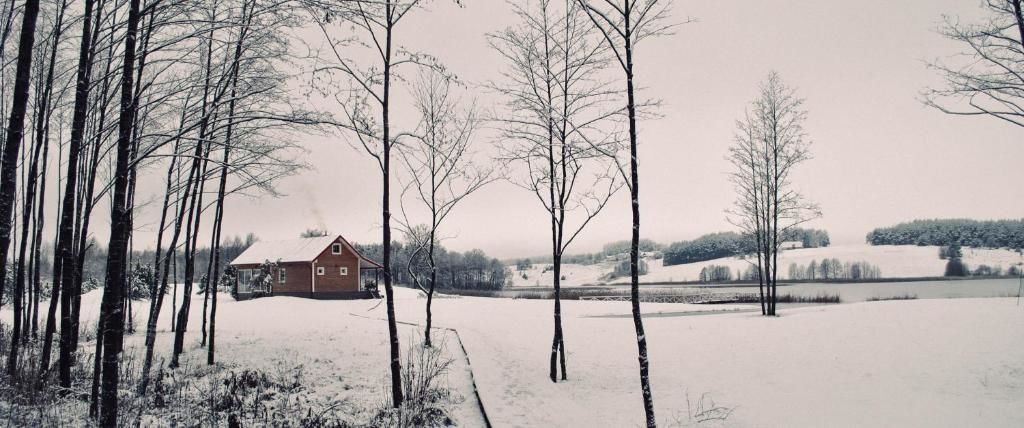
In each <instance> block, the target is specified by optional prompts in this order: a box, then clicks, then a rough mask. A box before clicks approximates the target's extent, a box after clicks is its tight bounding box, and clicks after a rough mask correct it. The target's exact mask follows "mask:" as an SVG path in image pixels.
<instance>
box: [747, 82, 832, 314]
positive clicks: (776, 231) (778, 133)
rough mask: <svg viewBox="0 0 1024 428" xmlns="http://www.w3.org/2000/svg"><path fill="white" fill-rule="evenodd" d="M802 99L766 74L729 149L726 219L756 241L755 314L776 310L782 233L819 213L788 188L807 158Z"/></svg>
mask: <svg viewBox="0 0 1024 428" xmlns="http://www.w3.org/2000/svg"><path fill="white" fill-rule="evenodd" d="M806 117H807V112H806V111H805V110H803V99H802V98H799V97H798V96H797V95H796V91H795V90H794V89H793V88H791V87H789V86H787V85H786V84H785V82H783V81H782V79H781V78H780V77H779V75H778V73H775V72H772V73H770V74H769V75H768V79H767V80H766V81H765V82H764V83H763V84H762V85H761V91H760V94H759V96H758V98H757V99H755V100H754V101H753V102H752V103H751V106H750V108H748V109H747V112H746V115H745V116H744V118H743V119H742V120H739V121H737V125H736V126H737V131H736V137H735V141H734V142H733V145H732V146H731V147H730V148H729V156H728V159H729V161H730V162H731V163H732V164H733V166H734V170H733V172H732V174H731V178H732V182H733V184H734V185H735V187H736V192H737V199H736V203H735V205H734V207H733V208H732V209H730V210H729V217H730V218H729V220H730V221H731V222H732V223H733V224H734V225H736V226H737V227H739V228H740V229H741V230H742V231H743V233H745V234H747V235H750V236H753V237H754V240H755V242H756V244H757V245H756V249H755V250H754V253H755V255H756V266H757V280H758V287H759V290H760V300H761V313H762V314H763V315H769V316H774V315H775V314H776V302H777V301H778V299H777V296H776V290H777V285H778V276H779V275H778V274H779V266H778V255H779V252H780V251H781V250H782V248H781V246H782V241H783V240H784V237H785V236H787V234H788V233H789V232H790V231H792V230H793V229H795V228H797V227H799V226H800V225H801V224H803V223H805V222H807V221H810V220H812V219H815V218H817V217H820V216H821V211H820V210H819V209H818V207H817V205H815V204H813V203H811V202H809V201H807V199H806V198H805V197H804V196H803V195H802V194H801V193H800V192H799V191H797V190H796V189H795V187H794V186H793V172H794V170H795V168H796V166H798V165H800V164H801V163H803V162H804V161H806V160H808V159H810V156H811V155H810V143H811V142H810V140H809V139H808V138H807V135H806V132H805V131H804V128H803V122H804V120H805V119H806Z"/></svg>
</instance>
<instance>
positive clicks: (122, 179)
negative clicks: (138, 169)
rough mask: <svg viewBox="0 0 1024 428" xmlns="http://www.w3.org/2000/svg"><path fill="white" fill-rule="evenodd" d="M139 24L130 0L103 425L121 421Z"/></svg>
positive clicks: (106, 303) (106, 294)
mask: <svg viewBox="0 0 1024 428" xmlns="http://www.w3.org/2000/svg"><path fill="white" fill-rule="evenodd" d="M138 27H139V0H130V6H129V11H128V29H127V32H126V34H125V41H124V63H123V64H122V74H121V112H120V117H119V119H118V138H117V158H116V166H115V170H114V172H115V175H114V177H115V179H114V193H113V198H112V201H113V206H112V208H111V210H110V244H109V245H108V247H107V248H108V249H107V251H108V253H107V280H106V286H105V288H104V290H103V302H102V306H103V308H101V312H100V318H101V320H102V321H101V322H102V326H103V328H102V330H103V373H102V375H101V389H100V424H101V425H103V426H115V425H117V421H118V417H117V415H118V383H119V381H120V375H121V373H120V371H119V366H120V356H121V350H122V349H121V347H122V344H123V341H124V318H122V316H121V312H122V311H123V310H124V308H123V307H121V305H122V301H121V299H122V296H123V294H124V289H125V266H124V263H125V260H126V254H125V252H126V250H127V245H128V237H129V236H130V234H131V230H129V229H128V226H129V223H128V222H129V219H130V214H129V213H128V212H126V211H127V206H126V203H127V191H128V179H129V175H130V174H131V171H130V169H131V168H130V166H129V160H130V159H129V157H130V155H131V153H130V151H131V142H132V141H131V139H132V138H131V137H132V124H133V122H134V112H135V110H136V105H135V103H134V101H135V99H134V97H133V90H134V81H133V80H134V77H135V76H134V70H135V53H136V52H135V43H136V36H137V34H138Z"/></svg>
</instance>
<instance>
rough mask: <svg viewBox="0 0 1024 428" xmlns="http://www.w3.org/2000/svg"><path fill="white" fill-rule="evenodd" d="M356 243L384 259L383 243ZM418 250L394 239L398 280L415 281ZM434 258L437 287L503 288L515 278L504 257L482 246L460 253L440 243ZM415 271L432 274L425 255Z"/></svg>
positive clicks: (393, 263) (371, 256) (394, 274)
mask: <svg viewBox="0 0 1024 428" xmlns="http://www.w3.org/2000/svg"><path fill="white" fill-rule="evenodd" d="M353 245H354V246H355V247H356V249H357V250H359V252H360V253H362V254H363V255H364V256H366V257H367V258H369V259H371V260H382V259H383V255H384V253H383V251H382V250H381V245H380V244H368V245H363V244H353ZM415 250H416V249H415V248H414V247H413V246H410V245H406V244H404V243H402V242H399V241H394V242H392V243H391V266H392V268H391V276H392V279H393V280H394V282H395V283H398V284H408V285H411V284H412V283H413V280H412V276H411V275H410V273H409V269H408V267H409V266H410V260H411V259H412V258H413V256H414V253H415ZM434 260H435V263H436V266H437V288H438V289H441V290H445V289H458V290H500V289H502V288H504V287H505V284H506V283H507V282H508V281H509V280H510V279H511V274H512V272H511V270H510V269H509V268H508V267H506V266H505V264H504V263H502V262H501V261H500V260H498V259H496V258H491V257H488V256H487V254H485V253H484V252H483V251H482V250H477V249H474V250H469V251H466V252H464V253H460V252H458V251H450V250H448V249H446V248H444V247H442V246H440V245H437V246H436V247H435V249H434ZM412 271H413V273H414V274H418V275H429V270H428V267H427V265H426V263H425V261H424V260H423V258H422V257H417V258H416V260H414V261H413V263H412Z"/></svg>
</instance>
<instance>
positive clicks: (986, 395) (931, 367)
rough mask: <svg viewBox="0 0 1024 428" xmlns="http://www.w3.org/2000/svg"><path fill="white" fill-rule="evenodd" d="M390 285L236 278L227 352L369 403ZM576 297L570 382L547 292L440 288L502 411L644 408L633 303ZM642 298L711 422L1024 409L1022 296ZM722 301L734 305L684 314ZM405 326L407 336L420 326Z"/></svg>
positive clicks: (379, 387) (501, 420)
mask: <svg viewBox="0 0 1024 428" xmlns="http://www.w3.org/2000/svg"><path fill="white" fill-rule="evenodd" d="M100 295H101V293H100V292H99V291H93V292H91V293H89V294H88V295H86V297H85V298H83V319H86V318H85V317H93V318H94V314H95V312H88V311H86V310H85V308H87V307H88V306H95V307H97V308H98V305H99V297H100ZM396 296H397V299H396V310H397V314H398V318H399V321H402V322H410V323H421V322H422V320H423V317H424V315H423V310H424V304H425V300H424V299H423V298H421V297H420V293H418V292H416V291H413V290H410V289H405V288H396ZM168 297H170V296H168ZM442 297H445V296H442ZM378 303H380V302H379V301H375V300H354V301H317V300H308V299H301V298H294V297H271V298H261V299H255V300H249V301H242V302H235V301H233V300H232V299H231V298H230V297H228V296H226V295H224V294H221V302H220V305H219V308H218V320H217V327H218V329H217V331H218V335H217V337H218V341H217V343H218V359H219V361H221V362H224V363H227V364H237V365H239V366H243V367H244V366H247V365H254V366H257V367H261V368H264V369H266V370H281V369H287V368H289V367H294V366H296V365H299V364H302V365H303V370H304V376H305V385H306V386H307V390H305V391H304V392H303V395H304V397H303V398H304V399H307V400H311V401H312V402H314V403H319V404H321V405H323V406H325V407H326V406H329V405H331V404H332V403H339V402H346V404H344V405H343V407H341V408H342V409H345V410H346V411H349V410H350V411H352V412H357V411H359V409H360V408H365V407H367V406H373V405H375V404H378V403H380V402H382V401H381V400H385V399H386V398H385V395H384V392H383V391H384V389H383V387H384V385H385V384H386V376H387V373H388V347H387V324H386V322H385V321H383V318H384V316H385V312H384V305H383V304H378ZM562 305H563V310H564V326H565V334H566V336H565V345H566V350H567V351H568V374H569V380H568V381H567V382H562V383H557V384H554V383H552V382H551V381H550V380H548V377H547V373H548V368H547V367H548V355H549V354H548V353H549V351H550V346H551V334H552V325H551V323H552V312H551V311H552V302H551V301H549V300H525V299H522V300H513V299H499V298H471V297H457V298H438V299H435V300H434V316H435V325H437V326H438V327H449V328H453V329H456V330H457V331H458V334H459V336H460V337H461V339H462V342H463V343H464V345H465V348H466V351H467V353H468V355H469V359H470V360H471V362H472V373H473V375H474V377H475V380H476V384H477V386H478V387H479V393H480V395H481V399H482V402H483V404H484V406H485V408H486V412H487V415H488V417H489V418H490V421H491V422H492V423H493V425H494V426H496V427H634V426H642V424H643V409H642V404H641V397H640V393H639V379H638V369H637V357H636V337H635V335H634V331H633V323H632V320H631V318H630V317H629V313H630V312H629V311H630V308H629V303H628V302H597V301H566V302H563V304H562ZM166 307H167V308H168V309H169V307H170V301H169V300H168V302H167V305H166ZM642 307H643V311H644V313H645V314H647V315H648V317H646V318H645V320H644V323H645V326H646V329H647V335H648V344H649V350H650V359H651V379H652V387H653V393H654V402H655V406H656V410H657V415H658V418H659V420H660V422H661V425H662V426H688V424H689V422H688V416H687V414H688V410H687V409H688V404H687V399H688V398H689V406H690V408H695V407H696V405H697V402H698V400H699V399H700V397H701V396H702V395H705V394H706V397H708V398H709V399H713V400H714V402H715V403H716V404H717V405H719V406H724V407H729V408H732V409H733V412H732V414H731V416H730V417H729V418H728V419H727V420H726V421H725V423H724V424H712V426H718V425H724V426H738V427H774V426H786V427H820V426H894V427H895V426H899V427H908V426H927V427H964V426H986V427H1001V426H1004V427H1020V426H1024V330H1022V329H1024V306H1017V305H1016V302H1015V299H1013V298H988V299H931V300H916V301H890V302H871V303H853V304H843V305H828V306H816V307H802V308H793V309H787V308H783V309H781V311H780V312H781V316H779V317H776V318H765V317H762V316H760V314H759V313H758V312H753V311H752V310H754V308H755V307H754V306H751V305H715V306H711V307H709V306H701V305H684V304H666V303H662V304H643V305H642ZM143 308H144V305H139V306H138V307H137V309H143ZM192 308H193V312H192V313H193V317H192V321H191V322H190V325H189V335H188V340H187V345H186V354H185V358H186V361H189V362H190V363H187V364H204V363H205V351H204V350H202V349H199V348H198V340H199V339H198V337H199V322H200V321H199V318H198V314H199V311H200V310H201V308H202V299H201V298H194V299H193V302H192ZM708 310H721V311H723V312H722V313H720V314H707V315H695V316H680V315H682V313H683V312H687V311H708ZM736 310H740V311H736ZM728 311H733V312H728ZM140 313H142V312H140ZM168 314H169V310H165V311H164V314H163V317H162V318H161V320H160V326H161V332H160V334H159V337H158V339H157V343H158V351H157V352H158V353H157V358H158V361H159V358H162V357H166V356H168V350H169V348H170V342H171V341H172V336H171V334H170V333H169V332H168V331H167V325H168V318H166V317H167V315H168ZM658 314H660V315H661V316H650V315H658ZM3 315H4V316H5V317H6V318H9V317H10V311H8V310H6V308H5V310H4V313H3ZM138 317H139V319H141V318H142V317H141V316H138ZM89 322H93V321H89ZM399 329H400V330H399V331H400V332H401V335H402V338H403V347H407V346H409V343H410V339H412V338H413V336H414V334H415V330H416V329H415V327H412V326H407V325H404V324H400V325H399ZM438 334H442V333H441V332H440V331H439V333H438ZM141 340H142V333H136V334H135V335H134V336H131V337H130V338H129V340H128V341H127V346H128V347H129V349H132V348H134V349H135V352H140V351H139V348H137V347H138V346H139V345H140V344H141ZM447 340H448V352H449V354H450V355H451V357H452V358H453V359H455V361H456V365H455V367H454V369H453V372H452V373H451V374H450V375H449V382H450V384H451V386H452V387H453V388H455V389H456V390H457V391H458V393H459V394H461V395H462V396H463V397H465V401H464V402H462V403H461V404H459V405H457V406H456V409H455V418H456V419H457V421H458V423H459V424H460V425H461V426H470V427H475V426H481V425H482V418H481V416H480V414H479V413H478V411H477V408H476V406H477V404H476V401H475V398H474V395H473V392H472V389H471V388H472V387H471V381H470V380H469V371H468V370H469V368H468V367H467V366H466V365H465V364H464V357H463V356H462V354H461V351H460V350H459V348H458V345H457V343H456V342H455V339H454V336H453V335H451V334H450V333H449V334H448V339H447ZM83 346H92V345H91V344H88V343H86V344H83ZM404 351H405V348H403V352H404ZM705 404H708V402H707V401H706V402H705ZM702 426H704V425H702Z"/></svg>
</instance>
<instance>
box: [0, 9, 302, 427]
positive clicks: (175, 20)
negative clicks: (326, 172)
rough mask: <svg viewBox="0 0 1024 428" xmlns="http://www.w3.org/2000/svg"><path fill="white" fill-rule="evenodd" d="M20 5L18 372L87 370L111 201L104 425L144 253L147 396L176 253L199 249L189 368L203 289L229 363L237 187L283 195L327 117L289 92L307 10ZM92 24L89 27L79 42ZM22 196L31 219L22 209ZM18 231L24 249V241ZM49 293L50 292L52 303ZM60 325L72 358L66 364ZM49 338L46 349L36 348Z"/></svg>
mask: <svg viewBox="0 0 1024 428" xmlns="http://www.w3.org/2000/svg"><path fill="white" fill-rule="evenodd" d="M17 6H20V5H16V4H15V2H13V1H12V2H5V4H4V9H3V17H2V18H3V19H4V21H3V22H2V23H0V24H2V26H3V33H2V37H3V38H2V40H0V43H2V45H0V47H2V49H0V55H5V56H6V54H7V53H8V50H7V47H8V40H9V39H8V37H7V36H8V34H9V33H10V31H11V30H12V29H15V28H20V32H21V34H20V39H19V40H18V43H17V61H16V63H17V65H16V67H15V68H16V73H15V74H16V75H15V79H14V81H15V85H14V88H13V90H10V89H9V88H8V87H7V85H6V84H2V85H0V96H2V100H3V104H4V106H10V110H9V123H8V125H7V126H6V127H4V128H3V129H2V132H3V136H4V152H3V153H4V155H3V156H4V157H3V172H2V176H3V180H2V186H0V214H2V216H0V232H2V233H0V235H2V238H3V239H2V242H0V244H2V245H0V249H2V250H3V251H2V254H0V267H2V270H3V272H0V273H3V274H4V275H6V272H7V270H8V269H13V270H15V271H16V272H17V275H16V277H17V279H16V280H15V281H13V282H12V284H13V289H12V290H4V288H3V287H2V286H0V294H3V293H4V291H8V292H9V294H10V296H11V300H12V301H13V309H14V313H15V316H14V322H13V326H12V329H13V330H12V333H13V339H12V341H11V348H10V349H9V350H8V352H9V353H8V359H7V360H8V363H7V366H6V369H7V376H8V378H9V379H10V381H11V382H17V383H25V384H26V385H45V384H47V383H49V382H51V381H55V382H56V383H57V384H58V385H59V386H60V387H62V388H69V387H71V386H72V383H73V382H76V380H75V379H73V377H72V376H73V375H72V367H73V366H75V364H76V362H77V363H82V362H80V361H78V360H79V359H80V358H81V356H80V354H81V352H80V347H81V345H82V343H81V340H80V337H79V336H80V332H81V331H82V328H83V323H85V322H91V320H85V319H82V317H81V313H82V311H81V304H82V299H81V295H82V284H83V281H84V279H85V278H83V272H82V269H83V265H84V261H85V259H86V258H87V257H88V256H89V252H90V249H92V247H93V245H94V244H93V242H94V241H93V240H92V239H91V237H92V234H93V232H92V231H91V230H90V222H91V221H92V220H94V210H95V209H96V208H97V207H100V208H102V207H104V205H106V206H109V208H110V217H109V224H110V234H109V240H108V242H107V247H106V255H105V257H106V263H105V266H106V269H105V279H104V281H103V284H104V285H103V297H102V303H101V310H100V314H99V319H98V320H97V321H96V322H97V338H96V342H95V354H94V356H95V360H94V362H93V365H92V366H93V369H94V370H93V373H92V388H91V391H92V403H93V405H92V406H91V413H92V414H93V415H94V416H96V417H97V418H98V421H99V423H100V424H101V425H103V426H113V425H114V424H116V423H117V421H118V411H117V409H118V405H117V403H118V395H119V390H120V389H122V387H121V386H119V385H118V383H119V381H120V378H121V370H122V367H121V352H122V348H123V340H124V336H125V334H126V331H125V330H126V328H125V324H126V322H129V320H132V319H133V318H132V317H133V314H132V313H131V310H130V309H129V308H131V306H130V299H131V298H132V297H133V296H131V295H130V294H129V293H128V282H129V272H130V271H131V270H132V266H133V265H141V264H150V263H151V264H152V267H153V272H155V275H151V276H147V277H150V278H152V282H151V283H150V284H147V285H148V287H149V289H150V290H149V291H150V292H149V293H148V296H149V297H150V299H151V302H150V304H149V305H148V310H149V314H148V317H147V322H146V327H147V328H146V340H145V346H146V353H145V360H144V365H143V371H144V375H143V376H142V377H141V379H142V382H141V385H139V393H140V394H145V393H146V384H147V381H148V380H149V376H148V374H149V373H148V372H149V371H150V370H151V366H152V362H153V353H154V350H153V348H154V345H155V341H156V336H157V335H156V333H157V328H156V327H157V321H158V318H159V315H160V312H161V306H162V303H163V296H164V294H166V292H167V289H168V282H169V278H168V276H169V271H170V269H169V264H170V262H171V260H172V259H173V258H174V256H175V255H177V254H183V255H184V256H185V257H184V261H185V263H184V264H185V266H184V268H185V269H184V270H185V274H184V282H185V284H184V285H183V291H184V292H185V293H184V294H185V298H184V299H183V300H182V305H181V307H180V308H176V309H178V311H177V314H176V321H175V322H174V325H173V330H174V333H175V337H174V348H173V353H172V355H171V357H172V358H171V361H172V364H176V363H177V362H178V357H179V355H180V354H181V352H182V349H183V345H182V342H183V341H184V334H185V332H186V331H187V330H188V325H187V324H188V319H189V312H190V310H191V308H190V305H189V302H190V301H191V298H190V295H191V294H192V292H193V291H192V286H193V285H194V284H197V283H198V284H201V285H202V286H203V289H204V291H205V295H204V297H206V298H207V299H208V300H209V305H207V304H205V303H204V307H203V318H204V323H203V326H202V327H203V344H204V345H208V355H207V361H208V363H209V364H212V363H213V362H214V355H215V354H214V352H215V347H214V343H215V337H216V336H215V319H216V315H215V314H216V305H217V293H216V292H215V291H216V289H217V287H218V280H219V278H220V277H221V273H220V272H221V271H222V270H223V268H222V263H223V261H222V260H221V259H220V257H219V254H220V250H219V247H220V239H221V233H220V230H221V225H222V223H223V220H224V218H225V215H226V214H225V209H224V208H225V207H224V199H225V198H226V197H227V196H228V195H232V194H239V193H246V192H263V191H273V187H272V186H273V183H274V182H275V180H277V179H278V178H280V177H283V176H285V175H288V174H291V173H292V172H293V171H295V170H296V168H297V167H299V166H300V165H299V164H297V163H296V162H295V161H294V159H293V155H291V154H290V152H291V150H292V147H293V145H292V144H291V143H290V142H289V140H288V138H287V135H289V132H290V131H291V130H293V129H294V128H295V127H297V126H305V125H313V124H316V123H319V120H318V119H317V118H316V117H315V116H314V115H311V114H307V113H304V112H302V111H301V110H300V109H296V108H294V107H292V105H291V104H292V103H290V100H289V97H290V95H289V94H288V92H287V90H286V79H287V78H288V77H289V73H287V72H286V71H285V70H284V67H283V65H284V61H285V60H286V59H287V57H288V49H287V43H288V42H287V38H286V34H284V31H285V30H286V29H288V28H292V27H294V26H296V25H298V22H299V19H298V16H299V15H298V12H299V9H297V8H294V7H287V3H286V2H276V1H264V0H215V1H185V2H170V1H165V0H130V1H127V2H108V1H105V0H84V2H83V4H81V5H76V4H74V3H73V2H70V1H68V0H58V1H51V2H47V1H43V2H40V1H39V0H27V1H25V2H24V5H23V7H17ZM79 6H80V7H79ZM19 18H20V22H21V23H20V26H19V25H17V20H18V19H19ZM37 23H38V24H39V25H37ZM76 32H77V33H79V34H80V36H79V37H70V36H69V34H73V33H76ZM72 52H73V53H75V54H77V55H73V54H72ZM8 63H10V61H8V60H7V59H4V60H3V61H0V64H2V65H0V66H2V67H3V68H2V69H0V82H3V83H6V82H7V80H6V79H7V77H6V76H7V72H8V71H9V70H8V66H7V65H8ZM30 97H33V98H32V102H31V103H30V102H29V98H30ZM69 109H70V112H69V111H68V110H69ZM30 113H31V114H30ZM26 122H29V124H28V125H26ZM26 129H31V130H32V131H33V132H32V133H29V132H26V131H25V130H26ZM54 151H55V152H57V154H58V156H57V159H54V156H53V155H52V152H54ZM51 165H53V167H52V168H48V166H51ZM161 168H166V174H165V175H164V174H152V176H153V177H163V178H165V180H166V184H165V186H164V194H163V195H162V197H159V199H160V200H162V204H159V205H158V206H159V208H158V209H159V210H160V211H159V212H160V222H159V225H158V226H157V231H156V257H155V259H154V260H151V261H149V260H132V257H133V256H132V255H133V254H135V253H134V252H133V251H132V247H133V245H136V244H135V242H137V238H136V237H135V236H134V233H133V232H134V231H135V230H136V229H137V227H138V226H137V225H136V224H135V219H136V213H137V211H138V210H140V209H143V208H148V207H151V206H152V205H153V204H151V203H150V201H149V198H150V196H149V195H146V194H139V192H138V189H139V188H140V183H143V182H145V181H146V178H145V177H147V176H149V174H148V173H149V172H151V171H152V170H158V169H161ZM19 173H20V174H21V176H20V177H19V176H18V174H19ZM54 177H56V179H57V183H58V184H57V186H53V187H49V189H51V190H52V189H55V188H56V189H58V192H60V195H59V197H58V200H59V204H58V205H57V206H56V207H54V209H55V212H56V215H55V217H56V218H57V219H58V221H57V227H56V236H55V237H54V238H53V242H54V245H53V262H52V271H51V272H43V271H42V270H43V269H42V268H43V266H44V263H43V261H42V257H43V256H44V255H45V251H44V250H45V246H44V245H43V243H44V240H46V239H47V238H46V237H44V236H43V227H44V224H45V220H46V217H48V216H54V215H53V214H50V213H48V212H47V208H48V207H46V206H45V204H44V202H45V201H46V199H47V193H46V191H47V189H48V187H47V186H46V184H47V179H48V178H51V179H52V178H54ZM19 184H20V187H19ZM207 184H210V186H209V187H207ZM211 189H212V190H211ZM18 208H20V210H21V215H20V216H19V218H20V221H17V220H16V218H15V217H14V213H15V212H16V211H17V209H18ZM204 218H206V219H207V220H208V222H207V226H206V227H205V228H204V227H203V226H202V220H203V219H204ZM18 227H20V228H21V233H20V234H19V235H18V239H17V246H16V248H17V251H16V252H15V253H14V257H13V258H12V257H9V252H8V249H9V248H10V247H11V242H12V241H14V239H13V237H12V235H13V234H12V232H13V231H14V230H16V229H17V228H18ZM167 235H170V236H169V239H168V236H167ZM201 236H208V237H209V246H210V248H211V250H212V254H213V256H212V257H211V258H210V261H209V263H208V264H207V266H197V265H196V263H195V261H196V259H195V257H194V255H195V253H196V251H197V248H198V246H199V242H200V239H201ZM142 245H145V246H147V247H148V246H149V244H142ZM47 277H48V278H49V280H50V284H51V286H50V287H49V290H48V291H49V292H48V293H47V292H46V291H47V290H45V289H44V282H45V280H46V279H47ZM6 283H7V282H6V281H4V282H3V284H4V285H6ZM44 297H48V298H49V302H41V301H42V300H43V298H44ZM204 301H205V299H204ZM41 303H43V304H44V305H45V306H46V307H45V309H46V310H45V311H43V312H42V313H41V312H40V310H39V309H40V306H41ZM144 307H145V306H144ZM207 312H208V314H207ZM207 318H208V319H209V323H208V324H207V323H206V319H207ZM40 324H42V325H43V327H42V328H41V329H40V328H39V326H40ZM39 330H42V331H39ZM54 336H57V342H58V343H57V348H58V352H57V361H56V367H51V358H52V355H53V347H54V344H53V342H54V340H55V337H54ZM36 346H38V347H39V348H40V349H41V354H40V360H39V361H24V360H20V359H19V357H21V356H22V355H25V352H26V348H34V347H36Z"/></svg>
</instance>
